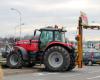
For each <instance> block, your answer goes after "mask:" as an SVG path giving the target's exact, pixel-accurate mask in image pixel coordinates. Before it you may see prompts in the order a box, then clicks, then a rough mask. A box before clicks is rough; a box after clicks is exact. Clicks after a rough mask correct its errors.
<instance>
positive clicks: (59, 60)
mask: <svg viewBox="0 0 100 80" xmlns="http://www.w3.org/2000/svg"><path fill="white" fill-rule="evenodd" d="M44 65H45V67H46V70H48V71H53V72H62V71H66V70H67V69H68V67H69V65H70V55H69V53H68V51H67V50H66V49H65V48H63V47H61V46H53V47H50V48H49V49H48V50H47V51H46V52H45V55H44Z"/></svg>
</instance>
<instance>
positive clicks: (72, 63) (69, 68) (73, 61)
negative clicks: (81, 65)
mask: <svg viewBox="0 0 100 80" xmlns="http://www.w3.org/2000/svg"><path fill="white" fill-rule="evenodd" d="M70 58H71V60H70V65H69V67H68V69H67V71H71V70H72V69H74V68H75V67H76V64H75V59H74V57H73V56H72V55H71V56H70Z"/></svg>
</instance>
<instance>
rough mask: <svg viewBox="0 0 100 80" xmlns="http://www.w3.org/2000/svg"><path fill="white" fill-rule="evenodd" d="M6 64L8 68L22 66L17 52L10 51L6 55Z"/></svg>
mask: <svg viewBox="0 0 100 80" xmlns="http://www.w3.org/2000/svg"><path fill="white" fill-rule="evenodd" d="M7 66H8V67H10V68H21V67H22V57H21V55H20V54H19V53H18V52H14V51H12V52H10V54H9V55H8V56H7Z"/></svg>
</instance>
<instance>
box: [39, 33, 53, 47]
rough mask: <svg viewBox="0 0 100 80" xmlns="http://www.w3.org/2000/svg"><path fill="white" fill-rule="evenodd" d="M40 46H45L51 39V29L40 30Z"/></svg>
mask: <svg viewBox="0 0 100 80" xmlns="http://www.w3.org/2000/svg"><path fill="white" fill-rule="evenodd" d="M40 41H41V44H40V48H45V47H46V45H47V44H48V43H49V42H51V41H53V32H52V31H42V32H41V36H40Z"/></svg>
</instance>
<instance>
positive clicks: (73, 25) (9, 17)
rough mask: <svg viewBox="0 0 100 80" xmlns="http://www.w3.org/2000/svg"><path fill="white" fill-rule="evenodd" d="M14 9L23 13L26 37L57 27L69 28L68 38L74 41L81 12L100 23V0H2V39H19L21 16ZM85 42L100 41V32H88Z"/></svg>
mask: <svg viewBox="0 0 100 80" xmlns="http://www.w3.org/2000/svg"><path fill="white" fill-rule="evenodd" d="M11 8H14V9H17V10H19V11H20V12H21V17H22V23H24V25H22V35H26V34H33V30H34V29H36V28H41V27H45V26H50V25H55V24H57V25H59V26H65V27H66V28H67V31H68V33H67V35H68V38H69V39H74V36H75V35H76V30H77V23H78V17H79V15H80V11H83V12H85V13H86V14H87V16H88V18H89V22H90V23H91V22H95V23H100V0H0V36H1V37H5V36H12V35H16V36H19V14H18V12H16V11H15V10H11ZM15 28H16V34H15ZM94 33H95V34H94ZM93 37H94V38H93ZM84 40H100V31H96V30H95V31H91V30H84Z"/></svg>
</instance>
